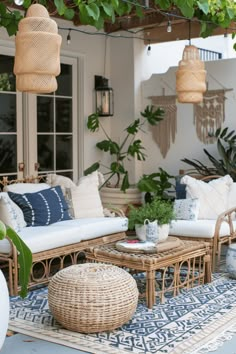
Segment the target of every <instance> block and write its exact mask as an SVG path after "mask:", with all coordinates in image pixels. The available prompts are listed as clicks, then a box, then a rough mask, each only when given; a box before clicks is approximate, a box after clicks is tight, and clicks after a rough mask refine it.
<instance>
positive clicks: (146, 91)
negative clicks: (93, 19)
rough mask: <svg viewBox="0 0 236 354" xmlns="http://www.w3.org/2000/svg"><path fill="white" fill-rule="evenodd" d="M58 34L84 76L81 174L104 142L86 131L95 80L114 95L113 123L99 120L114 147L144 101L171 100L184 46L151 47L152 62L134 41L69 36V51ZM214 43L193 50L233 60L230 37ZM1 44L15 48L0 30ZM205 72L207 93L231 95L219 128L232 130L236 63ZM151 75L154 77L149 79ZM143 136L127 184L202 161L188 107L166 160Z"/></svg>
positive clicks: (180, 107) (182, 108)
mask: <svg viewBox="0 0 236 354" xmlns="http://www.w3.org/2000/svg"><path fill="white" fill-rule="evenodd" d="M57 22H58V25H59V26H60V27H63V28H65V27H67V28H68V27H72V28H74V29H79V30H82V31H83V30H85V31H89V32H96V30H95V29H94V28H92V27H89V26H82V27H77V28H76V27H73V26H72V24H71V23H70V22H68V21H61V20H57ZM59 33H60V34H61V35H62V38H63V41H62V48H61V53H62V55H67V56H72V57H76V58H78V59H79V61H80V62H81V63H82V68H83V70H82V72H79V74H78V82H79V89H78V100H79V106H80V107H79V110H78V120H79V121H80V122H81V123H82V124H81V125H80V126H81V127H82V131H81V134H82V136H83V145H82V150H83V152H82V154H83V168H87V167H88V166H89V165H90V164H92V163H93V162H94V161H96V160H97V159H100V158H102V159H103V157H102V153H100V152H99V151H98V149H97V148H96V147H95V145H96V143H97V142H98V141H100V140H102V139H103V138H104V136H103V134H102V133H101V132H100V133H90V132H89V131H88V130H87V127H86V122H87V116H88V115H89V114H90V113H92V112H94V110H95V106H94V97H95V96H94V76H95V75H102V76H105V77H107V78H108V79H109V83H110V86H111V87H112V88H113V89H114V107H115V114H114V117H109V118H101V119H102V122H103V124H104V125H105V128H106V129H107V131H108V133H110V132H111V136H112V138H115V139H117V140H118V141H119V140H120V139H121V138H122V135H123V130H124V128H125V127H127V125H128V124H129V123H131V122H132V121H133V120H134V119H135V118H137V117H139V112H140V111H141V110H143V109H144V108H145V106H146V104H147V103H150V101H149V100H148V99H147V97H148V96H149V95H161V94H162V88H163V86H164V87H165V94H166V95H168V94H171V95H172V94H174V91H175V74H174V73H175V71H176V67H172V68H170V69H169V67H170V66H171V65H172V66H173V65H177V64H178V61H179V60H180V59H181V57H182V51H183V48H184V45H185V44H187V42H186V41H181V42H182V46H180V42H175V43H163V44H160V45H157V46H152V51H151V56H147V53H146V51H147V47H146V46H145V45H144V43H143V41H142V40H139V39H132V38H129V39H125V38H122V37H117V38H107V39H106V36H103V35H94V36H92V35H88V34H84V33H80V32H77V31H72V32H71V44H70V45H68V44H67V41H66V37H67V34H68V31H63V30H59ZM121 34H122V32H121ZM126 35H127V33H126ZM129 36H130V35H129ZM130 37H132V36H130ZM106 41H107V50H106V57H105V42H106ZM213 41H215V44H214V45H213V44H212V43H213V42H212V38H211V39H208V44H207V45H206V46H204V45H203V43H201V44H200V43H198V42H197V40H195V39H194V40H192V44H195V45H198V46H199V47H203V48H205V47H207V49H212V50H216V51H224V52H225V53H228V54H227V56H231V55H234V52H233V50H232V41H231V39H229V37H228V38H223V37H221V39H220V40H219V39H217V38H216V39H214V40H213ZM204 43H207V42H206V40H204ZM0 44H1V45H9V46H11V47H14V37H12V38H9V36H8V35H7V33H6V31H5V30H4V29H1V30H0ZM154 47H155V48H154ZM231 52H232V53H233V54H232V53H231ZM168 69H169V70H168ZM206 69H207V71H208V73H209V74H208V79H207V80H208V81H209V89H211V88H212V89H213V88H217V89H218V88H222V87H226V88H233V89H234V91H231V92H227V93H226V97H227V100H226V102H225V112H226V122H225V124H224V125H225V126H229V127H230V128H232V129H233V128H234V127H235V113H234V112H235V104H236V102H235V86H236V83H235V82H234V81H235V80H234V78H235V76H236V61H235V60H222V61H217V62H208V63H206ZM167 70H168V71H167ZM153 73H156V74H154V75H152V74H153ZM157 73H160V74H159V75H158V74H157ZM213 78H214V79H213ZM163 82H165V83H167V85H166V84H164V83H163ZM81 107H82V108H81ZM142 136H143V140H144V145H145V147H146V149H147V155H148V157H147V160H146V161H145V162H144V163H141V162H137V161H136V162H134V161H131V162H130V163H129V164H128V167H129V169H130V172H131V182H135V181H137V180H138V178H139V176H140V175H141V174H143V173H149V172H153V171H157V170H158V167H163V168H165V169H167V170H168V171H169V172H170V173H173V174H177V173H178V170H179V169H180V168H186V165H185V164H183V163H181V162H180V160H181V158H183V157H189V158H199V159H202V158H203V156H204V155H203V152H202V150H203V147H204V145H203V144H202V143H201V142H200V141H199V140H198V139H197V136H196V132H195V126H194V125H193V107H192V105H190V104H185V105H184V104H177V135H176V138H175V143H174V144H173V145H172V146H171V149H170V150H169V152H168V154H167V156H166V158H165V159H163V158H162V156H161V154H160V151H159V148H158V146H157V145H156V144H155V143H154V141H153V139H152V137H151V135H150V133H149V134H142ZM207 149H209V150H214V146H207ZM107 157H108V156H107Z"/></svg>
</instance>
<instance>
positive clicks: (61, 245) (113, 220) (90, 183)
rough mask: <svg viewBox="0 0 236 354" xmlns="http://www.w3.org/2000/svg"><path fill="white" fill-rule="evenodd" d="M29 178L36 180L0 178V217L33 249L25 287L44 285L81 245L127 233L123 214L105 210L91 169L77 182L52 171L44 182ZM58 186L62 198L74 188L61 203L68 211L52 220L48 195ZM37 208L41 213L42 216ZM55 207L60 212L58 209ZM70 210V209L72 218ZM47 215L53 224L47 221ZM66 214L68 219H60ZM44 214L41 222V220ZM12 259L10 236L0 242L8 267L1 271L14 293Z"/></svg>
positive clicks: (75, 257) (78, 254)
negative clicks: (0, 188) (27, 283)
mask: <svg viewBox="0 0 236 354" xmlns="http://www.w3.org/2000/svg"><path fill="white" fill-rule="evenodd" d="M15 182H18V183H15ZM19 182H20V183H19ZM29 182H35V179H34V178H31V179H30V180H29V179H26V180H23V181H11V182H8V181H7V180H6V179H4V180H2V181H1V183H2V185H4V188H3V192H1V193H0V219H1V220H2V221H4V222H5V223H6V224H8V225H9V226H11V227H13V228H14V229H15V230H16V231H17V233H18V234H19V236H20V237H21V238H22V239H23V240H24V241H25V243H26V244H27V245H28V247H29V248H30V249H31V251H32V255H33V266H32V271H31V279H30V282H29V288H30V287H33V286H35V285H37V284H45V283H47V282H48V281H49V279H50V277H51V276H52V275H53V274H54V273H55V272H57V271H58V270H59V269H62V268H64V267H66V266H68V265H71V264H76V263H78V262H80V261H81V259H83V257H82V254H83V250H84V249H85V248H87V247H90V246H93V245H99V244H104V243H109V242H113V241H118V240H120V239H123V238H124V237H125V236H126V234H125V231H126V230H127V226H128V222H127V218H126V217H124V216H123V214H122V213H120V212H117V214H116V215H115V214H114V213H111V212H108V211H105V212H104V209H103V207H102V204H101V199H100V196H99V192H98V183H99V182H98V176H97V174H96V173H94V174H93V175H92V176H91V175H90V176H88V177H83V178H82V179H81V180H80V181H79V183H78V185H75V184H74V183H73V182H72V181H71V180H69V179H68V178H65V177H62V176H57V175H48V176H47V181H46V182H47V183H29ZM58 185H59V186H60V187H59V189H60V190H61V191H63V192H64V194H63V193H61V194H62V197H61V199H60V200H62V199H63V197H64V198H65V199H66V192H68V190H70V192H71V191H73V193H72V195H71V194H70V198H71V199H70V200H67V202H66V207H67V208H68V210H67V211H68V214H63V218H59V221H57V219H55V220H53V217H54V216H55V217H57V215H56V212H55V210H57V205H56V204H57V201H56V202H55V200H54V199H53V198H54V195H56V197H58ZM52 194H53V195H52ZM10 195H11V197H10ZM39 195H40V198H41V197H42V198H41V199H43V203H44V202H45V207H41V204H40V203H41V201H40V200H38V199H37V198H39ZM12 198H13V199H12ZM14 198H16V199H14ZM47 198H48V199H47ZM49 199H50V200H49ZM25 200H27V203H28V204H29V203H30V207H31V209H32V208H33V212H34V214H33V213H31V212H30V215H31V214H32V215H33V218H32V219H30V222H31V224H30V222H29V218H31V217H32V215H31V216H30V215H28V214H27V213H26V211H27V210H28V209H29V208H28V209H27V208H26V209H24V207H25V204H24V203H25ZM34 200H35V202H34ZM72 201H73V202H74V205H73V208H72ZM63 202H64V199H63ZM21 203H23V204H22V205H21ZM34 203H36V205H35V204H34ZM50 203H51V204H52V205H51V206H50ZM78 204H79V205H78ZM26 207H28V205H26ZM37 208H38V209H37ZM28 211H29V210H28ZM28 211H27V212H28ZM41 211H42V213H44V214H45V215H44V216H43V217H42V215H41V214H40V213H41ZM57 211H58V212H60V213H61V210H57ZM38 212H39V214H38ZM72 212H73V213H75V215H74V216H73V217H71V214H72ZM63 213H64V211H63ZM52 214H53V215H52ZM54 214H55V215H54ZM48 215H49V216H50V217H51V221H53V222H50V221H49V222H48V219H47V218H48ZM65 215H67V217H64V216H65ZM106 215H108V216H106ZM44 217H46V219H45V220H46V222H45V224H44V223H43V221H42V220H43V218H44ZM39 218H41V219H39ZM41 223H42V224H41ZM17 257H18V254H17V251H16V248H15V246H14V245H13V244H12V243H11V241H10V240H8V239H4V240H2V241H0V265H1V266H2V267H4V268H6V270H8V272H6V273H8V285H9V292H10V295H17V294H18V291H19V289H20V288H19V282H18V280H19V279H18V269H19V265H18V258H17Z"/></svg>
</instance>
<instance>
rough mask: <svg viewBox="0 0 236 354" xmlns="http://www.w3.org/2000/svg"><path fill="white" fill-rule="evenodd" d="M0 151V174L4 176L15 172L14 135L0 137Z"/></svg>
mask: <svg viewBox="0 0 236 354" xmlns="http://www.w3.org/2000/svg"><path fill="white" fill-rule="evenodd" d="M0 151H1V159H0V172H1V173H6V174H7V173H12V172H16V170H17V161H16V156H17V154H16V135H5V136H2V135H0Z"/></svg>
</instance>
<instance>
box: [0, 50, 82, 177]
mask: <svg viewBox="0 0 236 354" xmlns="http://www.w3.org/2000/svg"><path fill="white" fill-rule="evenodd" d="M13 65H14V57H13V56H12V55H9V54H1V55H0V176H8V178H22V177H23V176H32V175H33V176H35V175H37V174H45V173H59V174H62V175H65V176H68V177H70V178H72V179H74V180H77V177H78V162H77V161H78V160H79V158H78V155H79V149H78V122H77V117H78V107H77V102H78V99H77V78H78V75H77V67H78V62H77V59H75V58H66V57H63V58H61V74H60V76H58V78H57V82H58V89H57V91H56V92H54V93H52V94H37V95H36V94H28V93H20V92H17V91H16V87H15V76H14V75H13Z"/></svg>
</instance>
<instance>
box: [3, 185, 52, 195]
mask: <svg viewBox="0 0 236 354" xmlns="http://www.w3.org/2000/svg"><path fill="white" fill-rule="evenodd" d="M47 188H50V185H49V184H47V183H13V184H9V185H7V186H5V187H4V189H3V190H4V192H13V193H19V194H25V193H36V192H39V191H42V190H43V189H47Z"/></svg>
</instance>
